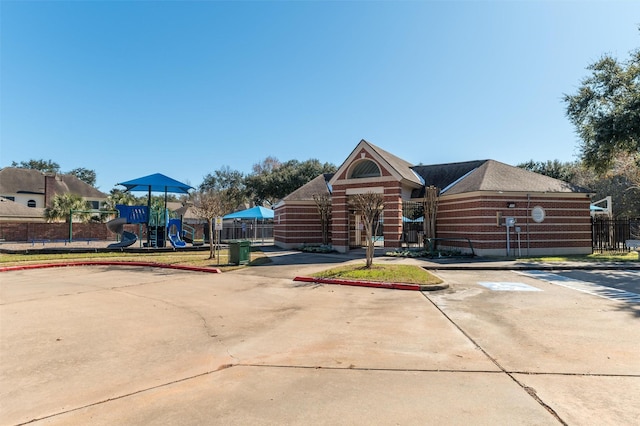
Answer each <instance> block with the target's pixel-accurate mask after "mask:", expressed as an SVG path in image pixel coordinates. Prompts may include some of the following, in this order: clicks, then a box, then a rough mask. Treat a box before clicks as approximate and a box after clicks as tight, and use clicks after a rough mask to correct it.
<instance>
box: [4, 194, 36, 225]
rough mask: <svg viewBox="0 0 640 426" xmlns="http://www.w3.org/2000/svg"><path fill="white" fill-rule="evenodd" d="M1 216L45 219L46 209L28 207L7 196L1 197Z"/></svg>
mask: <svg viewBox="0 0 640 426" xmlns="http://www.w3.org/2000/svg"><path fill="white" fill-rule="evenodd" d="M0 217H3V218H20V219H26V218H29V219H43V220H44V209H43V208H42V207H27V206H25V205H22V204H20V203H16V202H15V201H11V200H9V199H7V198H4V197H0Z"/></svg>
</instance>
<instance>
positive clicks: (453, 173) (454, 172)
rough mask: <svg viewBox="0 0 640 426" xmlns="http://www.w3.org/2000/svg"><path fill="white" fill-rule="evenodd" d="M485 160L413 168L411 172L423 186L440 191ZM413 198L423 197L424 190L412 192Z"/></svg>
mask: <svg viewBox="0 0 640 426" xmlns="http://www.w3.org/2000/svg"><path fill="white" fill-rule="evenodd" d="M486 161H487V160H476V161H465V162H460V163H446V164H434V165H429V166H414V167H413V170H414V171H415V172H416V173H417V174H419V175H420V176H421V177H422V179H424V184H425V186H435V187H436V188H439V189H440V190H441V191H442V190H443V189H445V188H447V187H448V186H450V185H451V184H453V183H455V182H456V181H458V180H459V179H461V178H462V177H464V176H465V175H467V174H468V173H469V172H471V171H473V170H475V169H477V168H478V167H480V166H481V165H482V164H484V163H485V162H486ZM411 196H412V197H413V198H422V197H424V188H420V189H418V190H415V191H413V193H412V194H411Z"/></svg>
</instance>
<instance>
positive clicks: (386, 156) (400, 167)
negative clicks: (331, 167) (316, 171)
mask: <svg viewBox="0 0 640 426" xmlns="http://www.w3.org/2000/svg"><path fill="white" fill-rule="evenodd" d="M362 149H364V150H366V151H368V152H370V153H371V154H372V155H373V156H374V157H376V160H378V161H380V162H382V163H386V164H383V166H384V167H385V168H387V169H388V170H389V172H391V173H395V174H396V175H397V176H398V177H399V178H400V179H402V180H404V181H406V182H409V183H411V184H413V185H414V186H420V185H422V184H423V183H422V181H421V178H420V176H418V175H416V173H414V172H413V170H412V169H411V168H412V164H411V163H409V162H408V161H405V160H403V159H402V158H400V157H396V156H395V155H393V154H391V153H390V152H387V151H385V150H384V149H382V148H380V147H378V146H376V145H374V144H372V143H370V142H368V141H366V140H364V139H362V140H360V142H359V143H358V145H357V146H356V147H355V148H354V149H353V151H351V154H349V156H348V157H347V159H346V160H345V161H344V162H343V163H342V164H341V165H340V167H339V168H338V171H337V172H336V173H335V175H334V176H336V178H337V177H338V176H340V175H341V174H342V172H343V171H345V169H346V168H347V167H348V166H349V165H350V164H351V163H353V162H354V161H355V160H357V158H358V157H357V155H358V153H359V152H361V151H362Z"/></svg>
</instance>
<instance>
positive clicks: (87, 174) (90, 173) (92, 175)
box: [67, 167, 96, 186]
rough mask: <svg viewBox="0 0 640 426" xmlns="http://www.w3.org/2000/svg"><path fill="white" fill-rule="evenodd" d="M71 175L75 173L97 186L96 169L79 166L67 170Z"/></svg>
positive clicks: (76, 175)
mask: <svg viewBox="0 0 640 426" xmlns="http://www.w3.org/2000/svg"><path fill="white" fill-rule="evenodd" d="M67 174H69V175H73V176H75V177H77V178H78V179H80V180H81V181H83V182H84V183H86V184H89V185H91V186H96V172H95V171H94V170H89V169H85V168H84V167H78V168H76V169H73V170H71V171H70V172H67Z"/></svg>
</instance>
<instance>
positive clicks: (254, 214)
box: [222, 206, 273, 219]
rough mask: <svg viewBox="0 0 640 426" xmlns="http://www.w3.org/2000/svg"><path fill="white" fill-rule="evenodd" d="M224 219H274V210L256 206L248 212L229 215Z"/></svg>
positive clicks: (242, 211) (243, 211)
mask: <svg viewBox="0 0 640 426" xmlns="http://www.w3.org/2000/svg"><path fill="white" fill-rule="evenodd" d="M222 219H273V210H271V209H267V208H265V207H262V206H255V207H251V208H250V209H247V210H241V211H239V212H235V213H229V214H228V215H226V216H224V217H223V218H222Z"/></svg>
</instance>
